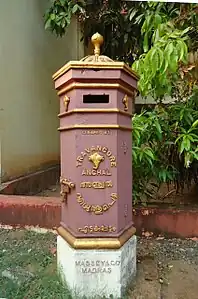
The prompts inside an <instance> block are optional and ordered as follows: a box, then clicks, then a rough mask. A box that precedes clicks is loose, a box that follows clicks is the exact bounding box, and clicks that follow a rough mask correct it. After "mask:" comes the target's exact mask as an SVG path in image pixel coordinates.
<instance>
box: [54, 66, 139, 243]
mask: <svg viewBox="0 0 198 299" xmlns="http://www.w3.org/2000/svg"><path fill="white" fill-rule="evenodd" d="M54 80H55V88H56V90H57V91H58V95H59V97H60V114H59V118H60V127H59V131H60V141H61V196H62V199H63V204H62V216H61V226H62V227H63V228H64V229H65V230H66V231H68V232H69V233H70V234H71V235H72V236H73V237H75V238H85V237H86V238H89V237H94V238H98V237H100V238H101V237H106V238H108V237H111V238H112V237H115V238H117V237H120V236H121V235H122V234H123V233H124V232H125V231H126V230H128V229H130V228H131V227H132V226H133V222H132V124H131V116H132V104H133V100H134V91H135V90H136V83H137V78H136V76H135V75H134V73H133V72H132V71H131V70H130V68H128V67H127V66H126V65H125V64H123V63H120V62H113V61H111V62H109V61H107V62H103V63H101V62H93V61H92V62H89V61H88V62H87V61H82V62H81V61H80V62H70V63H68V64H67V65H66V66H64V67H63V68H62V69H60V70H59V71H58V72H57V73H56V74H55V75H54Z"/></svg>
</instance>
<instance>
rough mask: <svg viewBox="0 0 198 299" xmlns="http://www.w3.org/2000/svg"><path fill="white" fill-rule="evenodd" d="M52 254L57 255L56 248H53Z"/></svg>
mask: <svg viewBox="0 0 198 299" xmlns="http://www.w3.org/2000/svg"><path fill="white" fill-rule="evenodd" d="M50 252H51V254H53V255H56V248H55V247H53V248H51V249H50Z"/></svg>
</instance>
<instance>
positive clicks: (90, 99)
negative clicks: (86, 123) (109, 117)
mask: <svg viewBox="0 0 198 299" xmlns="http://www.w3.org/2000/svg"><path fill="white" fill-rule="evenodd" d="M83 103H84V104H100V103H101V104H107V103H109V95H108V94H86V95H83Z"/></svg>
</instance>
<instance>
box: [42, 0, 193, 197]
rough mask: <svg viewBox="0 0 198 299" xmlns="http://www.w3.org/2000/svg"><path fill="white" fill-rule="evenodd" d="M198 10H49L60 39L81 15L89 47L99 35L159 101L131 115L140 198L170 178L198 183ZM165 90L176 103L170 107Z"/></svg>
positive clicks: (174, 6)
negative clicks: (93, 38) (74, 19)
mask: <svg viewBox="0 0 198 299" xmlns="http://www.w3.org/2000/svg"><path fill="white" fill-rule="evenodd" d="M197 12H198V5H197V4H182V3H167V2H146V1H145V2H135V1H120V0H82V1H80V0H79V1H72V0H53V1H52V2H51V6H50V8H49V10H48V11H47V12H46V14H45V27H46V29H49V30H51V31H52V32H55V33H56V34H57V35H58V36H62V35H63V34H65V32H66V30H67V27H68V26H69V24H70V22H71V19H72V17H73V16H74V15H75V16H76V17H77V18H78V21H79V22H80V23H81V27H82V30H83V35H84V41H85V44H86V45H88V42H89V40H90V38H91V36H92V34H94V33H95V32H97V31H98V32H100V33H101V34H102V35H103V36H104V39H105V44H104V48H103V51H104V52H105V54H106V55H108V56H109V57H111V58H113V59H114V60H117V59H118V60H123V61H125V62H126V63H128V64H129V65H132V68H133V69H134V70H135V71H136V72H137V73H138V74H139V76H140V79H139V82H138V89H139V91H140V93H141V95H142V96H145V97H147V96H148V95H151V96H152V97H153V98H154V99H155V100H156V103H158V105H156V107H155V109H154V110H153V111H143V112H142V113H141V114H139V115H138V114H135V115H134V116H133V119H132V121H133V194H134V200H135V202H138V201H139V200H140V199H141V197H142V195H143V194H144V195H146V196H150V197H152V196H154V193H155V191H156V188H158V187H159V186H160V184H161V183H163V182H166V183H170V182H175V184H176V185H177V190H179V189H183V187H184V185H185V184H187V185H189V184H191V183H192V181H193V180H194V181H195V182H196V183H197V177H198V166H197V160H198V159H197V158H198V147H197V144H198V112H197V111H198V100H197V98H198V92H197V90H198V89H197V82H198V64H197V60H198V51H197V45H198V44H197V41H198V14H197ZM196 51H197V52H196ZM166 95H168V96H170V97H172V99H173V101H174V104H173V103H172V104H170V105H167V106H164V105H163V100H164V98H165V96H166Z"/></svg>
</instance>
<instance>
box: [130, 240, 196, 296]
mask: <svg viewBox="0 0 198 299" xmlns="http://www.w3.org/2000/svg"><path fill="white" fill-rule="evenodd" d="M197 277H198V240H197V239H196V238H194V239H193V240H179V239H164V238H160V237H159V238H157V239H146V238H145V239H139V242H138V271H137V279H136V284H135V287H134V289H133V291H131V292H130V297H129V298H131V299H197V298H198V278H197Z"/></svg>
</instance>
